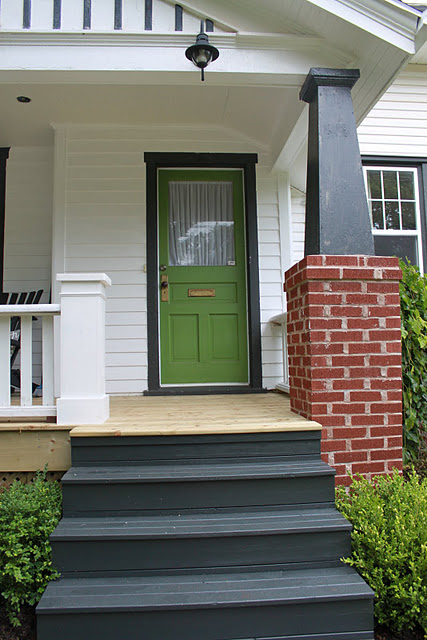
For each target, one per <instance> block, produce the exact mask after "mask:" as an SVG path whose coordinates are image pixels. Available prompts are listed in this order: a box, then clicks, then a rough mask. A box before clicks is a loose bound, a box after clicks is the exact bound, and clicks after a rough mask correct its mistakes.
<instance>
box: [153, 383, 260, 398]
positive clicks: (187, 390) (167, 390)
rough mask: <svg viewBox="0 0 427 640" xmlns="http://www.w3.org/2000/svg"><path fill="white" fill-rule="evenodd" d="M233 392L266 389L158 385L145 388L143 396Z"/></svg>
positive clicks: (258, 391) (204, 394)
mask: <svg viewBox="0 0 427 640" xmlns="http://www.w3.org/2000/svg"><path fill="white" fill-rule="evenodd" d="M233 393H236V394H237V393H241V394H243V393H267V389H263V388H262V387H260V388H255V387H248V386H246V385H242V386H239V385H236V386H233V385H232V386H227V385H224V386H222V385H221V386H212V387H209V386H203V387H196V386H195V387H160V389H147V390H146V391H144V393H143V395H144V396H211V395H220V394H233Z"/></svg>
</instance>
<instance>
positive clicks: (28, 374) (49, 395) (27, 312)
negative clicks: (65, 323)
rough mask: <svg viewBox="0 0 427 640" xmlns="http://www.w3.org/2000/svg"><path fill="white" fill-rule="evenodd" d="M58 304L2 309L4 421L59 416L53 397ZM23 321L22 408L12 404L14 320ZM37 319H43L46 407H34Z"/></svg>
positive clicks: (0, 400)
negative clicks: (35, 324) (55, 325)
mask: <svg viewBox="0 0 427 640" xmlns="http://www.w3.org/2000/svg"><path fill="white" fill-rule="evenodd" d="M59 313H60V306H59V305H58V304H16V305H0V417H8V416H10V417H13V416H15V417H28V416H55V415H56V406H55V402H54V395H53V318H54V316H56V315H59ZM17 316H18V317H19V318H20V332H21V337H20V341H21V346H20V360H21V365H20V369H21V384H20V388H21V394H20V405H12V403H11V379H10V349H11V345H10V339H11V338H10V320H11V318H12V317H17ZM33 316H36V317H41V318H42V378H43V386H42V391H43V395H42V404H41V405H38V404H37V405H34V404H33Z"/></svg>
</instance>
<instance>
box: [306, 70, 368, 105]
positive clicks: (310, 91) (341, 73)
mask: <svg viewBox="0 0 427 640" xmlns="http://www.w3.org/2000/svg"><path fill="white" fill-rule="evenodd" d="M359 78H360V71H359V69H323V68H320V67H312V68H311V69H310V71H309V72H308V74H307V77H306V79H305V81H304V84H303V85H302V87H301V91H300V94H299V97H300V100H303V101H304V102H312V101H313V100H314V98H315V97H316V95H317V90H318V88H319V87H348V88H349V89H351V88H352V87H353V86H354V85H355V84H356V82H357V81H358V79H359Z"/></svg>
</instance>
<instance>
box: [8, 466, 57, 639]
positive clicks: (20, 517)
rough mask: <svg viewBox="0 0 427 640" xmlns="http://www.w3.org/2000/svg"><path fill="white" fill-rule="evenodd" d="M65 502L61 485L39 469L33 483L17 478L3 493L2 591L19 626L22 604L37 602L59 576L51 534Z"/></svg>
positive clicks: (15, 622) (12, 617)
mask: <svg viewBox="0 0 427 640" xmlns="http://www.w3.org/2000/svg"><path fill="white" fill-rule="evenodd" d="M61 505H62V494H61V486H60V484H59V483H58V482H48V481H46V472H38V473H37V475H36V478H35V479H34V481H33V482H32V483H30V484H22V483H21V482H19V481H18V480H15V482H14V483H13V484H12V486H11V487H10V489H9V490H7V491H5V492H4V493H2V494H1V495H0V593H1V595H2V597H3V598H4V601H5V605H6V610H7V614H8V617H9V620H10V621H11V623H12V624H13V625H15V626H18V625H19V620H18V617H17V614H18V613H19V611H20V608H21V605H23V604H24V603H26V604H29V605H35V604H37V602H38V601H39V600H40V598H41V596H42V594H43V591H44V590H45V588H46V586H47V583H48V582H49V581H50V580H53V579H54V578H57V577H58V573H57V572H56V570H55V569H54V568H53V567H52V561H51V547H50V543H49V535H50V534H51V533H52V531H53V530H54V528H55V527H56V525H57V524H58V521H59V519H60V517H61Z"/></svg>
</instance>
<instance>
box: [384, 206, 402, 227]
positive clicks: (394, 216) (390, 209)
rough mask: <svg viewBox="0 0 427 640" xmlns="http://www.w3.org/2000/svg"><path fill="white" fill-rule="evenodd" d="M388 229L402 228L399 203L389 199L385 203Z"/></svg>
mask: <svg viewBox="0 0 427 640" xmlns="http://www.w3.org/2000/svg"><path fill="white" fill-rule="evenodd" d="M385 225H386V229H400V219H399V203H398V202H393V201H390V200H387V201H386V203H385Z"/></svg>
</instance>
